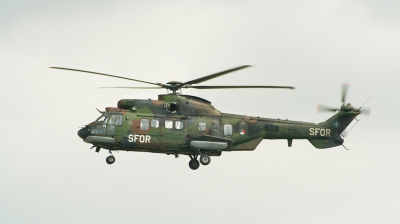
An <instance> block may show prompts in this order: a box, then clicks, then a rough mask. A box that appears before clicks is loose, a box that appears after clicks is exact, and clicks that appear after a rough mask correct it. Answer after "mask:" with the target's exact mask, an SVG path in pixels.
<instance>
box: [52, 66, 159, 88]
mask: <svg viewBox="0 0 400 224" xmlns="http://www.w3.org/2000/svg"><path fill="white" fill-rule="evenodd" d="M50 68H53V69H61V70H69V71H75V72H86V73H91V74H96V75H103V76H109V77H113V78H119V79H126V80H130V81H135V82H142V83H147V84H151V85H156V86H161V87H162V86H163V85H162V84H161V83H153V82H146V81H142V80H137V79H131V78H126V77H122V76H116V75H109V74H104V73H99V72H91V71H85V70H78V69H72V68H60V67H50Z"/></svg>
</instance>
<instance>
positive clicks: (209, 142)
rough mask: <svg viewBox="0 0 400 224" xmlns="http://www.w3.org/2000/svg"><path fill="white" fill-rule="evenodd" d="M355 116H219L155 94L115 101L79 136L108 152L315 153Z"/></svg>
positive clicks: (197, 102)
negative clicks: (281, 147)
mask: <svg viewBox="0 0 400 224" xmlns="http://www.w3.org/2000/svg"><path fill="white" fill-rule="evenodd" d="M357 115H358V114H349V113H346V114H340V112H339V113H338V114H336V115H335V116H336V117H335V116H334V117H332V118H331V119H329V120H328V121H326V122H322V123H318V124H315V123H310V122H299V121H290V120H281V119H270V118H261V117H251V116H244V115H235V114H227V113H221V112H220V111H218V110H217V109H215V108H214V107H213V106H212V105H211V103H210V102H209V101H207V100H204V99H201V98H199V97H194V96H188V95H159V99H158V100H136V99H135V100H130V99H127V100H120V101H119V102H118V107H108V108H106V111H105V112H104V113H102V115H101V117H100V118H98V119H97V120H96V121H95V122H92V123H90V124H89V125H87V126H86V127H85V128H83V129H81V130H80V131H79V132H78V135H79V136H80V137H81V138H83V139H84V141H85V142H87V143H91V144H93V145H94V146H96V147H97V148H98V149H100V148H103V149H107V150H110V151H111V150H124V151H139V152H153V153H165V154H174V155H178V154H185V155H193V154H207V155H210V156H219V155H221V153H222V152H224V151H250V150H254V149H255V148H256V147H257V146H258V144H259V143H260V142H261V141H262V140H263V139H287V140H288V146H289V147H291V146H292V140H293V139H307V140H309V141H310V142H311V143H312V144H313V145H314V146H315V147H317V148H329V147H334V146H338V145H341V144H342V143H343V139H342V138H341V137H340V133H341V131H342V130H343V129H342V127H343V126H344V125H342V126H340V125H339V126H338V125H337V123H335V121H336V122H338V120H340V121H341V123H344V122H345V123H350V122H351V120H352V119H354V117H355V116H357ZM339 118H340V119H339ZM347 121H348V122H347ZM335 124H336V126H335ZM346 126H347V125H346Z"/></svg>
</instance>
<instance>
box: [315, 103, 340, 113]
mask: <svg viewBox="0 0 400 224" xmlns="http://www.w3.org/2000/svg"><path fill="white" fill-rule="evenodd" d="M338 110H339V109H338V108H332V107H327V106H324V105H321V104H318V105H317V112H336V111H338Z"/></svg>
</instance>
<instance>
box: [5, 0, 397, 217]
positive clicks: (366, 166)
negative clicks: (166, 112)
mask: <svg viewBox="0 0 400 224" xmlns="http://www.w3.org/2000/svg"><path fill="white" fill-rule="evenodd" d="M399 11H400V5H399V3H398V1H384V2H378V1H356V0H354V1H300V2H299V1H206V2H204V1H202V2H201V3H200V2H198V3H196V2H192V3H188V2H187V1H168V2H166V1H131V2H129V1H114V2H109V1H67V2H65V1H59V2H55V1H2V2H1V3H0V49H1V51H0V66H1V70H0V74H1V79H0V93H1V96H2V97H1V98H0V105H1V109H2V116H0V121H1V123H2V124H3V127H2V128H1V129H0V134H1V136H3V137H2V141H1V143H0V148H1V150H0V180H1V184H0V223H41V224H43V223H94V222H96V223H114V222H115V223H128V222H129V223H161V222H162V223H182V222H191V223H221V222H224V223H266V222H269V223H294V222H296V223H335V224H336V223H398V222H399V220H400V215H399V213H398V210H399V207H400V203H399V201H400V193H399V191H398V189H399V185H400V180H399V174H400V173H399V170H400V165H399V162H398V161H399V158H400V152H399V146H398V145H397V144H396V139H397V138H398V134H399V131H398V130H397V129H398V124H399V119H400V117H399V113H400V104H399V103H398V99H399V90H398V89H399V88H398V87H399V84H398V83H399V81H400V78H399V74H400V65H399V59H400V41H399V40H400V17H399V15H398V12H399ZM246 64H250V65H254V67H251V68H247V69H245V70H242V71H238V72H235V73H232V74H230V75H229V76H223V77H220V78H218V79H215V80H211V81H208V82H207V83H204V84H209V85H224V84H227V85H238V84H249V85H251V84H257V85H258V84H259V85H292V86H295V87H296V88H297V89H296V90H242V91H238V90H222V91H216V90H203V91H200V90H184V93H185V94H189V95H196V96H200V97H202V98H205V99H207V100H209V101H211V102H212V103H213V105H214V106H215V107H216V108H217V109H219V110H221V111H222V112H227V113H236V114H246V115H254V116H262V117H271V118H282V119H286V118H287V119H291V120H300V121H310V122H320V121H324V120H326V119H328V118H329V117H330V116H331V114H317V113H316V105H317V104H318V103H323V104H325V105H328V106H340V84H341V83H342V82H346V83H349V84H350V88H349V93H348V96H347V100H348V101H350V102H351V103H352V104H353V105H356V106H357V105H359V106H361V104H363V103H364V102H365V100H367V99H368V98H369V97H370V96H371V95H374V96H373V98H372V99H371V100H370V101H369V102H368V103H367V104H366V106H365V107H370V108H372V114H371V116H369V117H366V116H360V119H361V120H360V122H359V123H358V124H357V126H356V127H355V128H354V129H353V130H352V131H351V133H350V134H349V136H348V137H347V138H346V139H345V145H346V146H347V147H348V148H350V149H351V150H350V151H346V150H344V149H343V148H342V147H336V148H332V149H327V150H318V149H315V148H314V147H313V146H312V145H311V144H310V143H309V142H308V141H294V142H293V147H292V148H287V143H286V142H285V141H268V140H264V141H263V142H262V143H261V144H260V145H259V147H258V148H257V149H256V150H255V151H253V152H238V153H223V155H222V156H221V157H218V158H212V159H213V161H212V163H211V164H210V165H209V166H207V167H204V166H203V167H200V168H199V170H197V171H192V170H190V169H189V168H188V162H189V158H187V157H184V156H181V157H180V158H179V159H174V157H173V156H166V155H158V154H146V153H127V152H119V153H114V155H115V156H116V163H115V164H113V165H112V166H109V165H107V164H106V163H105V158H106V156H107V155H108V153H107V152H105V151H102V152H100V153H99V154H97V153H95V152H94V151H93V150H89V148H90V145H88V144H85V143H83V142H82V141H81V140H80V138H79V137H78V136H77V135H76V132H77V131H78V128H79V127H80V126H82V125H84V124H87V123H89V122H90V121H92V120H93V119H95V118H96V117H97V116H98V112H97V111H96V110H95V107H98V108H100V109H103V108H105V107H108V106H116V103H117V101H118V100H119V99H125V98H128V99H129V98H139V99H147V98H152V99H156V98H157V94H161V93H164V91H162V90H161V91H159V90H110V89H99V88H97V87H100V86H145V85H144V84H141V83H134V82H127V81H123V80H118V79H115V80H114V79H111V78H107V77H100V76H99V77H96V76H94V75H90V74H83V73H82V74H80V73H74V72H68V71H58V70H52V69H48V67H50V66H60V67H70V68H76V69H84V70H91V71H97V72H104V73H109V74H115V75H120V76H126V77H131V78H136V79H141V80H147V81H150V82H163V83H165V82H168V81H171V80H180V81H188V80H192V79H195V78H198V77H200V76H205V75H209V74H212V73H215V72H219V71H222V70H225V69H229V68H233V67H236V66H240V65H246ZM255 95H258V97H253V96H255Z"/></svg>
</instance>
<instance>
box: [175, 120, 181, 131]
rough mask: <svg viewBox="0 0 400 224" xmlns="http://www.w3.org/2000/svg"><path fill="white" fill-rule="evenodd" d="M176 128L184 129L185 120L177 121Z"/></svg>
mask: <svg viewBox="0 0 400 224" xmlns="http://www.w3.org/2000/svg"><path fill="white" fill-rule="evenodd" d="M175 129H177V130H180V129H183V122H182V121H175Z"/></svg>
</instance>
